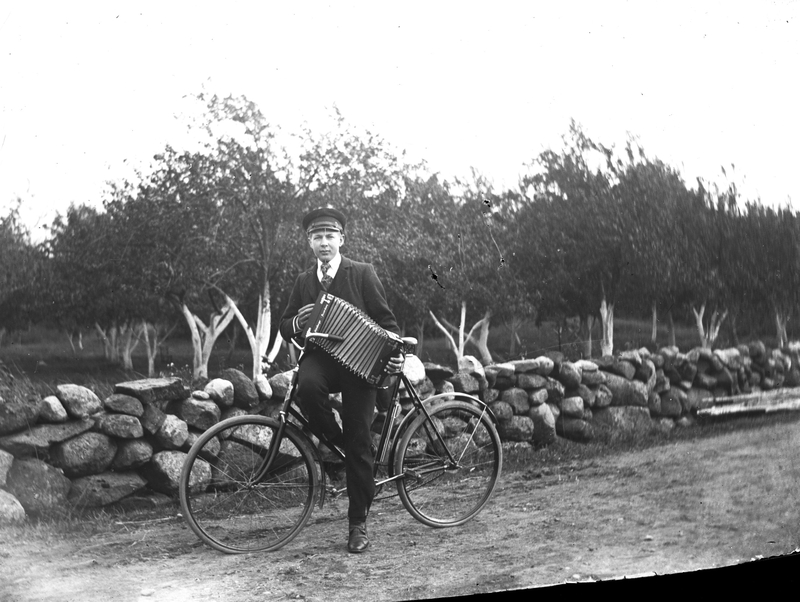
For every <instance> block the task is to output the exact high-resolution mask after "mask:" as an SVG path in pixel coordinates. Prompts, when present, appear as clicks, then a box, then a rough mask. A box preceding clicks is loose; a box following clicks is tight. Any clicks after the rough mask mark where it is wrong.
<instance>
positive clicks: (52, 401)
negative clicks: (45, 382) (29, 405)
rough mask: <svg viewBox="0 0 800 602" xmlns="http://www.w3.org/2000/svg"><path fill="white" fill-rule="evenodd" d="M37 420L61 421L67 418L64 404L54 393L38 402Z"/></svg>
mask: <svg viewBox="0 0 800 602" xmlns="http://www.w3.org/2000/svg"><path fill="white" fill-rule="evenodd" d="M39 420H40V421H41V422H50V423H61V422H66V421H67V420H69V416H68V415H67V410H66V408H65V407H64V404H62V403H61V401H59V399H58V397H56V396H55V395H48V396H47V397H45V398H44V399H42V401H41V402H39Z"/></svg>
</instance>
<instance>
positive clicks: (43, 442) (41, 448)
mask: <svg viewBox="0 0 800 602" xmlns="http://www.w3.org/2000/svg"><path fill="white" fill-rule="evenodd" d="M93 426H94V421H93V420H71V421H69V422H64V423H62V424H38V425H36V426H34V427H33V428H31V429H30V430H26V431H22V432H21V433H17V434H15V435H9V436H7V437H0V448H2V449H4V450H6V451H7V452H9V453H11V454H13V455H14V456H17V457H19V458H24V457H28V456H39V457H43V458H46V457H47V456H48V454H49V450H50V446H52V445H54V444H56V443H61V442H62V441H66V440H67V439H70V438H72V437H76V436H77V435H80V434H81V433H85V432H86V431H89V430H91V428H92V427H93Z"/></svg>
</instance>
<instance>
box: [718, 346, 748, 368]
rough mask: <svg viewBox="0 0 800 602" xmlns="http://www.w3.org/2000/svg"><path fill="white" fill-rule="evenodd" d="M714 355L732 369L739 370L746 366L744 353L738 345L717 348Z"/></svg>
mask: <svg viewBox="0 0 800 602" xmlns="http://www.w3.org/2000/svg"><path fill="white" fill-rule="evenodd" d="M714 355H715V356H717V357H718V358H719V359H720V361H721V362H722V363H723V364H724V365H725V366H726V367H727V368H728V369H730V370H738V369H739V368H742V367H743V366H744V361H743V358H742V353H741V351H739V349H737V348H736V347H731V348H729V349H715V350H714Z"/></svg>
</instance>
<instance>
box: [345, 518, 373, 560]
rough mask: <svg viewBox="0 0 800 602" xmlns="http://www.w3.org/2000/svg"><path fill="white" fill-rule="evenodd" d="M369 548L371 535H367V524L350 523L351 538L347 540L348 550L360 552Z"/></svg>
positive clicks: (355, 552) (354, 552)
mask: <svg viewBox="0 0 800 602" xmlns="http://www.w3.org/2000/svg"><path fill="white" fill-rule="evenodd" d="M367 548H369V537H367V524H366V523H361V524H356V525H350V539H348V540H347V551H348V552H352V553H353V554H359V553H361V552H364V551H366V550H367Z"/></svg>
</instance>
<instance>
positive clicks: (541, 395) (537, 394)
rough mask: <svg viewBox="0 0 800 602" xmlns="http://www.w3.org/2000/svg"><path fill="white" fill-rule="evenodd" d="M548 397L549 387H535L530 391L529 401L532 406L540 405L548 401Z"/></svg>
mask: <svg viewBox="0 0 800 602" xmlns="http://www.w3.org/2000/svg"><path fill="white" fill-rule="evenodd" d="M547 399H548V393H547V389H534V390H532V391H528V403H529V404H530V405H531V406H538V405H541V404H543V403H546V402H547Z"/></svg>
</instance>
